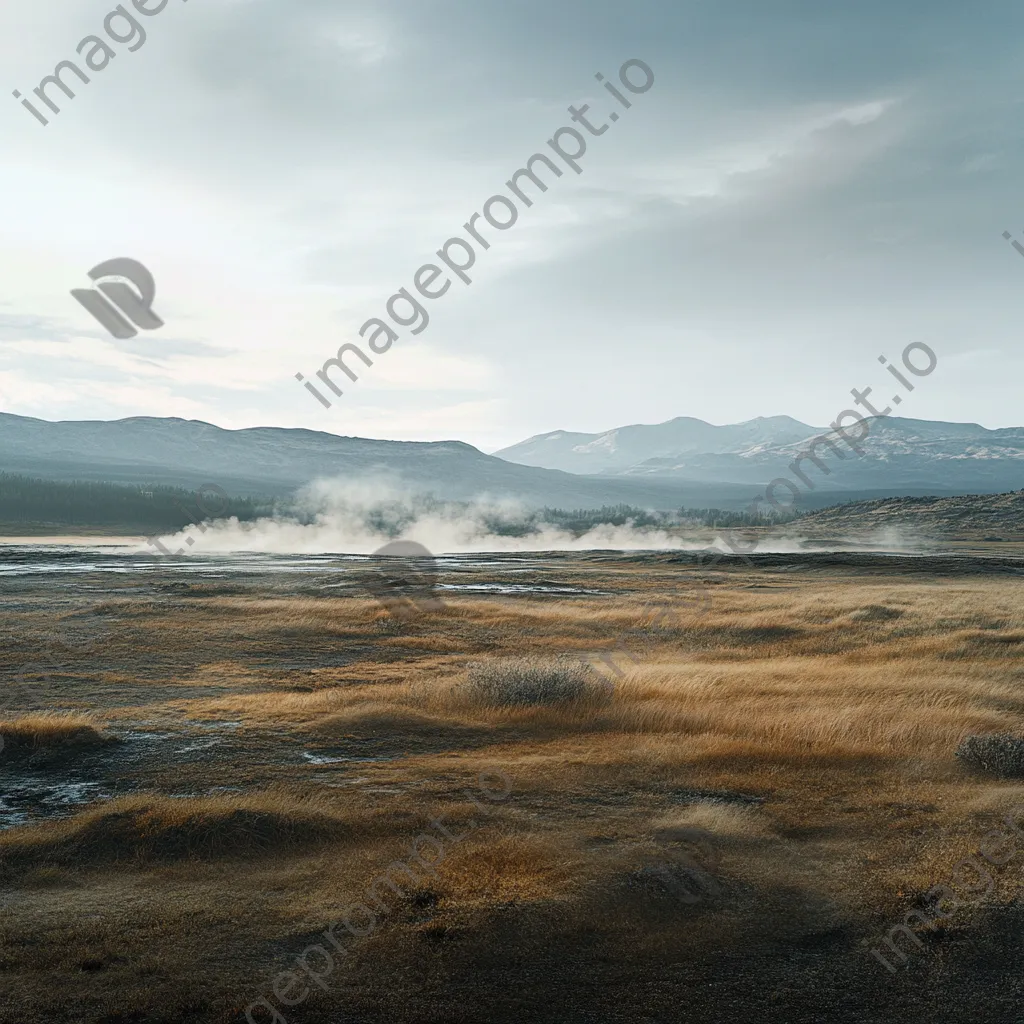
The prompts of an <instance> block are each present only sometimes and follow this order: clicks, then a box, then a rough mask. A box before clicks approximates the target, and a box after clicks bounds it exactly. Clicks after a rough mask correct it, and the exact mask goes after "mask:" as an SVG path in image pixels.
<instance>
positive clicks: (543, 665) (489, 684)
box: [465, 658, 611, 708]
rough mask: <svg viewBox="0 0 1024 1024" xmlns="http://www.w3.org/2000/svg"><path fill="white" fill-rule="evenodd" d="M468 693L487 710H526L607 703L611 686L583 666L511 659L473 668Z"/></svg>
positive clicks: (470, 668) (483, 663)
mask: <svg viewBox="0 0 1024 1024" xmlns="http://www.w3.org/2000/svg"><path fill="white" fill-rule="evenodd" d="M465 692H466V694H467V695H468V696H469V697H470V699H471V700H472V701H473V702H475V703H478V704H482V705H484V706H486V707H491V708H526V707H545V706H550V705H558V704H578V703H596V702H601V701H605V700H607V699H608V698H609V696H610V694H611V686H610V684H609V683H607V682H606V681H605V680H603V679H602V678H601V677H600V676H599V675H598V673H597V672H596V671H595V670H594V669H593V668H592V667H591V666H590V665H586V664H584V663H582V662H574V661H570V660H568V659H566V660H559V661H534V660H531V659H529V658H508V659H501V660H495V661H482V662H476V663H475V664H472V665H470V667H469V678H468V680H467V682H466V684H465Z"/></svg>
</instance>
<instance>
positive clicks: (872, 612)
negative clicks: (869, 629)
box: [850, 604, 903, 622]
mask: <svg viewBox="0 0 1024 1024" xmlns="http://www.w3.org/2000/svg"><path fill="white" fill-rule="evenodd" d="M902 617H903V610H902V609H901V608H890V607H889V606H888V605H885V604H869V605H866V606H865V607H864V608H857V609H856V610H854V611H852V612H850V618H851V619H860V620H861V621H863V622H891V621H892V620H893V619H899V618H902Z"/></svg>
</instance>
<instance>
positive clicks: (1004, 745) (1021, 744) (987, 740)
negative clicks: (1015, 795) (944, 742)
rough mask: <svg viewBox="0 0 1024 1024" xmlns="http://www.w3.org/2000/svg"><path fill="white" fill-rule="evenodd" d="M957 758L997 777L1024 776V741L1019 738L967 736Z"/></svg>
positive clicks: (1002, 735)
mask: <svg viewBox="0 0 1024 1024" xmlns="http://www.w3.org/2000/svg"><path fill="white" fill-rule="evenodd" d="M956 756H957V757H958V758H959V759H960V760H961V761H963V762H964V763H965V764H969V765H971V766H972V767H975V768H980V769H981V770H982V771H986V772H992V773H993V774H995V775H1003V776H1006V777H1014V776H1024V739H1022V738H1021V737H1019V736H1010V735H1007V734H1001V735H989V736H967V737H966V738H965V739H964V741H963V742H962V743H961V744H960V746H959V747H958V748H957V751H956Z"/></svg>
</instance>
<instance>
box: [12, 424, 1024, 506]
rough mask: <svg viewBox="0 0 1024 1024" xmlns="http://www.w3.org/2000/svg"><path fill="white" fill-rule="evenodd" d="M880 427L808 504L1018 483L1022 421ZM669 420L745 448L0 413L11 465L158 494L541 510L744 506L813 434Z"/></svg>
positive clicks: (696, 437) (675, 431)
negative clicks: (373, 499)
mask: <svg viewBox="0 0 1024 1024" xmlns="http://www.w3.org/2000/svg"><path fill="white" fill-rule="evenodd" d="M872 423H873V428H872V432H871V436H870V437H869V438H868V439H867V441H866V442H864V449H865V455H864V456H863V457H860V458H856V457H849V458H846V459H839V458H838V457H837V456H836V455H834V454H832V453H830V452H829V450H828V449H827V448H825V449H823V452H822V455H823V456H824V462H823V465H824V467H825V468H826V469H828V470H829V473H828V475H826V474H824V473H823V472H822V471H821V470H820V469H819V468H818V467H817V466H815V465H814V464H813V463H812V462H810V461H809V460H805V461H804V462H803V469H804V471H805V472H806V473H807V474H808V475H809V477H810V479H811V480H812V482H813V483H814V487H813V488H812V489H809V490H805V491H804V493H803V494H801V497H800V511H807V510H810V509H813V508H821V507H824V506H826V505H834V504H835V503H836V502H837V501H839V500H843V499H846V498H849V499H862V498H878V497H888V496H895V495H907V494H917V495H921V494H940V495H941V494H964V493H969V492H971V491H976V492H977V491H980V492H999V491H1006V490H1009V489H1011V488H1013V487H1019V486H1020V485H1021V479H1022V476H1024V430H1022V429H1020V428H1012V429H1007V430H992V431H987V430H984V429H983V428H982V427H978V426H976V425H973V424H943V423H928V422H926V421H921V420H899V419H887V420H882V421H872ZM664 426H666V430H665V431H664V432H662V433H661V434H660V435H659V436H660V438H661V439H660V440H659V441H658V444H665V445H667V444H669V443H670V441H669V439H670V438H671V437H674V438H675V439H676V442H678V443H685V444H688V445H691V446H698V447H699V446H705V445H710V446H712V447H715V448H716V449H723V448H727V447H729V446H730V445H731V446H734V447H739V448H741V449H742V450H741V451H740V452H739V453H737V452H722V451H717V452H715V453H711V454H687V455H681V456H658V457H651V458H648V459H646V461H643V462H640V463H630V464H629V465H626V466H625V468H618V469H616V468H614V466H621V465H623V464H624V463H625V462H628V461H629V459H632V458H634V457H639V456H641V455H644V454H645V453H646V451H647V449H646V448H645V444H646V441H645V440H644V439H645V438H646V437H647V436H648V435H647V434H646V433H645V431H646V430H647V428H637V430H638V431H639V433H636V434H635V435H634V434H627V435H625V439H623V438H622V437H619V438H617V439H616V440H615V441H614V443H613V442H611V441H609V444H611V445H612V448H613V449H614V459H613V460H612V463H609V464H608V465H607V466H606V467H605V469H604V470H602V471H601V472H595V473H594V474H591V475H583V474H579V473H575V472H574V473H568V472H565V471H562V470H558V469H549V468H545V467H539V466H530V465H520V464H518V463H514V462H508V461H506V460H505V459H503V458H498V457H496V456H493V455H485V454H484V453H483V452H481V451H479V450H478V449H476V448H474V447H473V446H472V445H469V444H465V443H464V442H462V441H431V442H426V441H424V442H418V441H378V440H372V439H369V438H362V437H340V436H338V435H335V434H328V433H325V432H321V431H315V430H297V429H287V428H281V427H252V428H248V429H244V430H225V429H223V428H221V427H217V426H214V425H213V424H211V423H204V422H201V421H198V420H182V419H176V418H167V419H163V418H156V417H151V416H135V417H131V418H129V419H123V420H114V421H103V420H85V421H62V422H57V423H52V422H49V421H47V420H40V419H33V418H31V417H27V416H13V415H9V414H5V413H0V472H7V473H10V474H21V475H24V476H30V477H36V478H42V479H49V480H64V481H75V480H77V481H92V482H99V483H117V484H124V485H128V486H145V487H147V488H148V489H152V488H153V487H158V486H168V487H182V488H186V489H194V488H196V487H199V486H200V485H203V484H210V483H212V484H216V485H217V486H219V487H221V488H223V489H224V490H225V491H227V492H228V493H229V494H231V495H234V496H246V495H249V496H260V497H269V498H274V497H285V496H287V495H290V494H293V493H294V492H295V491H296V490H298V489H299V488H301V487H303V486H304V485H306V484H309V483H311V482H312V481H314V480H316V479H320V478H328V479H332V480H336V481H340V482H342V483H345V482H348V483H352V484H359V485H363V484H366V483H371V482H372V483H374V484H376V483H378V482H380V483H384V484H387V485H390V486H392V487H393V488H394V489H396V490H398V491H401V492H407V493H413V494H420V495H424V494H431V495H433V496H434V497H435V498H437V499H438V500H441V501H468V500H472V499H474V498H480V497H488V498H495V499H515V500H517V501H519V502H521V503H523V504H524V505H526V506H528V507H531V508H534V509H539V508H543V507H545V506H546V507H550V508H561V509H597V508H601V507H602V506H605V505H609V506H611V505H630V506H634V507H637V508H645V509H657V510H665V511H667V510H672V509H678V508H680V507H683V506H685V507H687V508H711V507H714V508H719V509H732V510H737V509H741V508H744V507H746V506H748V505H749V504H750V502H751V501H752V499H753V498H754V497H755V495H757V494H759V493H760V494H763V492H764V487H765V485H766V484H767V483H768V482H769V481H770V480H772V479H774V478H775V477H779V476H786V475H791V470H790V469H789V466H790V465H791V464H792V463H793V461H794V459H796V458H797V457H799V455H800V454H801V452H802V451H803V442H802V441H792V440H790V439H791V438H793V437H794V436H798V435H800V434H802V433H803V431H804V430H810V429H812V428H809V427H807V426H806V424H801V423H799V422H798V421H796V420H792V419H789V418H788V417H772V418H768V419H761V420H750V421H749V422H748V423H744V424H738V425H737V426H736V427H735V428H726V427H713V426H711V425H710V424H703V423H702V421H700V420H692V419H681V420H673V421H670V424H668V425H664ZM626 430H627V431H631V430H633V428H626ZM545 436H546V435H545ZM583 436H589V435H583ZM651 436H653V435H651ZM680 439H682V440H680ZM676 442H672V443H676ZM538 443H540V442H538ZM744 446H746V447H744ZM659 450H660V449H659ZM587 464H588V465H589V464H590V463H587ZM379 489H380V488H378V490H379Z"/></svg>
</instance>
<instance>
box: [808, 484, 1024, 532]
mask: <svg viewBox="0 0 1024 1024" xmlns="http://www.w3.org/2000/svg"><path fill="white" fill-rule="evenodd" d="M888 527H903V528H908V529H912V530H914V532H916V533H920V534H923V535H927V536H933V537H954V536H956V537H970V538H977V539H982V540H984V539H991V540H1024V491H1011V492H1010V493H1008V494H967V495H958V496H956V497H925V498H883V499H880V500H878V501H855V502H850V503H849V504H847V505H838V506H835V507H833V508H824V509H819V510H818V511H816V512H810V513H808V514H807V515H806V516H803V517H802V518H801V519H800V528H801V529H802V530H807V529H810V530H815V531H818V530H823V531H829V532H832V533H836V532H849V533H851V534H853V533H862V532H866V531H876V530H880V529H886V528H888Z"/></svg>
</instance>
